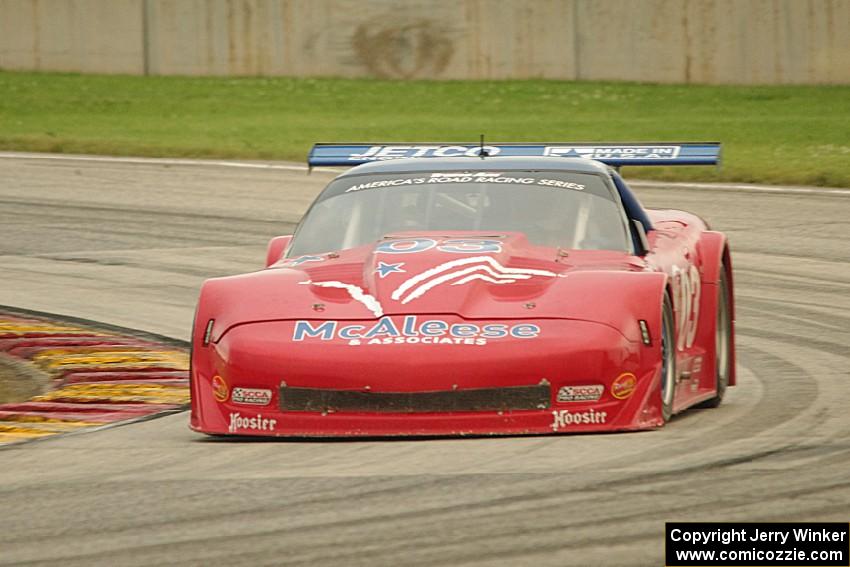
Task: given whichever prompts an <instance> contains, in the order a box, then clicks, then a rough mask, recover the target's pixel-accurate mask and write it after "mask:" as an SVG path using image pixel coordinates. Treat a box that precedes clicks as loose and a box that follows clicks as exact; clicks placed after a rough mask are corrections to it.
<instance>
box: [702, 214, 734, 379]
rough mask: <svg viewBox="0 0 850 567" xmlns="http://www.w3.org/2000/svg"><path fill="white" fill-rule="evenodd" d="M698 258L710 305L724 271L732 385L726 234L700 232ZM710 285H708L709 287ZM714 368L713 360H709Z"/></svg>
mask: <svg viewBox="0 0 850 567" xmlns="http://www.w3.org/2000/svg"><path fill="white" fill-rule="evenodd" d="M697 246H698V247H699V254H700V258H701V259H702V267H701V270H700V274H701V275H700V279H701V282H702V284H703V289H712V290H713V291H714V295H713V296H712V298H711V303H710V305H711V306H712V307H714V306H716V305H717V293H718V292H719V290H720V270H721V268H722V269H724V270H725V272H726V284H727V286H728V290H729V308H730V311H731V313H730V319H731V321H730V325H731V329H730V334H731V337H730V339H731V343H732V344H731V346H730V349H729V356H730V361H729V363H730V365H731V367H730V369H729V385H730V386H734V385H735V384H736V383H737V373H736V360H737V356H736V351H735V286H734V278H733V270H732V254H731V252H730V250H729V242H728V240H727V238H726V235H725V234H723V233H722V232H717V231H711V230H707V231H705V232H703V233H702V236H701V237H700V240H699V243H698V244H697ZM709 286H710V287H709ZM711 365H712V368H714V361H713V360H712V362H711Z"/></svg>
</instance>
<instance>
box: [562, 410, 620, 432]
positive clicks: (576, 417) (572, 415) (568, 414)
mask: <svg viewBox="0 0 850 567" xmlns="http://www.w3.org/2000/svg"><path fill="white" fill-rule="evenodd" d="M552 417H553V418H554V419H553V421H552V431H558V430H559V429H563V428H564V427H569V426H570V425H597V424H601V423H605V420H606V419H607V418H608V412H604V411H596V410H593V409H589V410H587V411H570V410H559V411H558V410H556V411H553V412H552Z"/></svg>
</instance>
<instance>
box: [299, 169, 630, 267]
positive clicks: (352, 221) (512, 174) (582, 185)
mask: <svg viewBox="0 0 850 567" xmlns="http://www.w3.org/2000/svg"><path fill="white" fill-rule="evenodd" d="M625 222H626V221H625V217H624V215H623V213H622V212H621V209H620V206H619V203H618V201H617V199H616V197H615V195H614V189H613V188H612V187H611V186H610V184H608V183H605V181H604V178H603V177H602V176H600V175H594V174H582V173H571V172H563V171H507V172H498V171H471V172H455V171H453V172H433V173H432V172H428V173H388V174H381V175H352V176H347V177H342V178H339V179H336V180H334V181H333V182H332V183H331V184H330V185H329V186H328V187H327V188H326V189H325V190H324V191H323V192H322V194H321V195H320V196H319V198H318V200H317V201H316V202H315V203H314V204H313V206H312V207H311V208H310V210H309V211H308V212H307V214H306V215H305V217H304V219H303V220H302V221H301V224H300V225H299V227H298V230H297V231H296V234H295V237H294V238H293V241H292V244H291V246H290V248H289V252H288V254H287V255H288V256H289V257H295V256H301V255H305V254H317V253H322V252H331V251H336V250H345V249H348V248H354V247H356V246H361V245H363V244H367V243H370V242H375V241H378V240H380V239H382V238H384V237H386V236H390V235H392V234H394V233H398V232H410V231H423V232H424V231H487V232H491V231H495V232H503V231H504V232H522V233H524V234H525V235H526V237H527V238H528V240H529V241H530V242H531V243H532V244H536V245H540V246H552V247H562V248H571V249H591V250H619V251H628V250H629V239H628V235H627V231H626V224H625Z"/></svg>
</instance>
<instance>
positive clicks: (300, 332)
mask: <svg viewBox="0 0 850 567" xmlns="http://www.w3.org/2000/svg"><path fill="white" fill-rule="evenodd" d="M540 332H541V331H540V327H539V326H537V325H535V324H533V323H519V324H514V325H509V324H506V323H488V324H484V325H477V324H473V323H467V322H464V323H449V322H447V321H443V320H440V319H424V320H421V321H420V319H419V317H418V316H416V315H407V316H405V317H403V318H395V319H394V318H392V317H382V318H381V319H380V320H378V321H377V322H376V323H373V324H371V325H363V324H354V325H348V324H345V322H340V321H303V320H302V321H296V322H295V327H294V329H293V332H292V340H293V341H296V342H298V341H306V340H311V339H316V340H320V341H333V340H340V339H341V340H344V341H347V342H348V344H349V345H391V344H434V345H436V344H439V345H485V344H487V342H488V341H490V340H494V339H505V338H515V339H533V338H536V337H538V336H539V335H540Z"/></svg>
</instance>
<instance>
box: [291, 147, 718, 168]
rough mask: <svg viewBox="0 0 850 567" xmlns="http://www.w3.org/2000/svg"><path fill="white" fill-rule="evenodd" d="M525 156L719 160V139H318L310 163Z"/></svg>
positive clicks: (637, 161)
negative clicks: (499, 141) (491, 141)
mask: <svg viewBox="0 0 850 567" xmlns="http://www.w3.org/2000/svg"><path fill="white" fill-rule="evenodd" d="M489 156H524V157H569V158H585V159H592V160H595V161H599V162H602V163H604V164H606V165H610V166H611V167H622V166H624V165H655V166H661V165H720V143H718V142H684V143H679V142H674V143H667V142H646V143H631V142H630V143H616V142H615V143H607V142H606V143H592V142H589V143H578V144H576V143H570V142H564V143H548V144H486V145H481V144H422V143H413V144H409V143H390V144H316V145H315V146H313V149H311V150H310V155H309V156H308V157H307V163H308V164H309V166H310V167H311V168H312V167H322V166H354V165H359V164H361V163H368V162H372V161H384V160H391V159H400V158H446V157H481V158H487V157H489Z"/></svg>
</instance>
